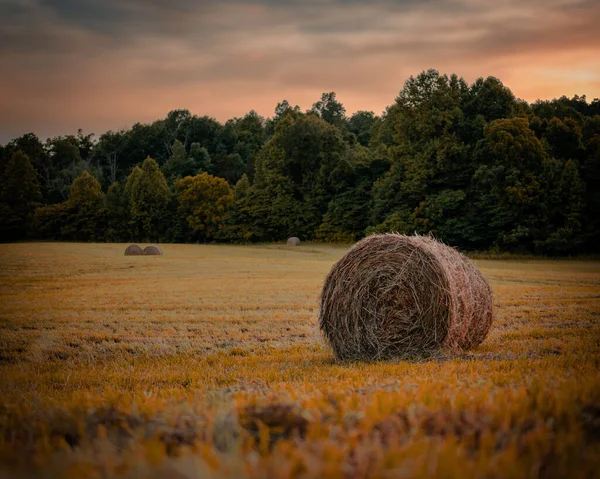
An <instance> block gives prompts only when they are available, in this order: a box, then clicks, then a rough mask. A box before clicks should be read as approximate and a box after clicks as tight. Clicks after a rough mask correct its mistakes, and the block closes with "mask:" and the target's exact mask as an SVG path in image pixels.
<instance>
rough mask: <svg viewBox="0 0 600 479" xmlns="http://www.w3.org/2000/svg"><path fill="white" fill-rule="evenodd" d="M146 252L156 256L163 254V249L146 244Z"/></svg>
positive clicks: (148, 254)
mask: <svg viewBox="0 0 600 479" xmlns="http://www.w3.org/2000/svg"><path fill="white" fill-rule="evenodd" d="M144 254H145V255H146V256H154V255H162V254H163V252H162V249H160V248H159V247H158V246H156V245H154V244H151V245H150V246H146V247H145V248H144Z"/></svg>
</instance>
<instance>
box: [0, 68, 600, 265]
mask: <svg viewBox="0 0 600 479" xmlns="http://www.w3.org/2000/svg"><path fill="white" fill-rule="evenodd" d="M0 173H1V175H2V183H1V186H0V221H1V223H2V225H3V228H2V233H1V234H2V240H3V241H17V240H23V239H52V240H69V241H119V242H120V241H128V242H129V241H159V242H197V241H223V242H263V241H267V242H268V241H278V240H282V239H285V238H287V237H289V236H298V237H300V238H302V239H305V240H315V241H324V242H353V241H355V240H357V239H359V238H361V237H363V236H365V235H367V234H370V233H373V232H387V231H398V232H401V233H408V234H412V233H414V232H416V233H420V234H428V233H432V234H434V235H435V236H436V237H438V238H440V239H442V240H444V241H445V242H447V243H449V244H451V245H453V246H457V247H460V248H463V249H465V250H493V251H513V252H522V253H525V252H527V253H535V254H547V255H568V254H582V253H596V252H598V245H599V244H600V243H599V240H600V214H599V212H600V101H599V100H598V99H595V100H594V101H592V102H588V101H587V99H586V98H585V97H579V96H575V97H573V98H567V97H565V96H563V97H561V98H559V99H555V100H552V101H537V102H535V103H533V104H529V103H527V102H525V101H523V100H519V99H517V98H516V97H515V96H514V95H513V93H512V92H511V91H510V90H509V89H508V88H507V87H505V86H504V85H503V84H502V83H501V82H500V81H499V80H498V79H496V78H493V77H488V78H486V79H483V78H480V79H478V80H476V81H475V82H474V83H472V84H470V85H469V84H468V83H467V82H465V81H464V80H463V79H462V78H460V77H458V76H457V75H451V76H448V75H442V74H440V73H439V72H438V71H436V70H428V71H425V72H422V73H420V74H419V75H417V76H416V77H412V76H411V77H410V78H409V79H408V80H407V81H406V83H405V85H404V87H403V89H402V90H401V91H400V93H399V95H398V97H397V98H396V100H395V102H394V103H393V104H392V105H390V106H389V107H387V108H386V110H385V112H383V114H381V115H380V116H378V115H375V114H374V113H373V112H367V111H358V112H356V113H355V114H353V115H351V116H347V115H346V111H345V108H344V106H343V104H342V103H340V102H339V101H338V99H337V98H336V94H335V93H334V92H331V93H324V94H323V95H322V97H321V99H320V100H318V101H316V102H315V103H314V104H313V106H312V108H311V109H310V110H308V111H304V112H303V111H301V109H300V108H299V107H298V106H292V105H290V104H289V103H288V102H287V101H285V100H284V101H282V102H281V103H279V104H278V105H277V107H276V108H275V112H274V115H273V117H272V118H268V119H265V118H262V117H261V116H259V115H258V114H256V113H255V112H254V111H251V112H249V113H248V114H247V115H246V116H244V117H243V118H233V119H231V120H229V121H227V122H226V123H225V124H221V123H219V122H217V121H216V120H215V119H213V118H209V117H207V116H196V115H192V114H191V113H190V112H189V111H187V110H175V111H171V112H170V113H169V114H168V115H167V117H166V118H164V119H161V120H157V121H155V122H153V123H150V124H141V123H137V124H135V125H133V127H132V128H131V129H128V130H120V131H108V132H106V133H104V134H102V135H101V136H100V137H99V138H97V139H95V138H94V135H91V134H90V135H85V134H84V133H83V132H82V131H81V130H80V131H79V132H78V133H77V135H67V136H58V137H55V138H49V139H48V140H46V141H45V142H41V141H40V139H39V138H38V137H37V136H36V135H35V134H33V133H29V134H26V135H23V136H21V137H19V138H15V139H13V140H11V141H10V142H8V143H7V144H6V145H4V146H0Z"/></svg>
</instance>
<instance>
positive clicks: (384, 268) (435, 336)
mask: <svg viewBox="0 0 600 479" xmlns="http://www.w3.org/2000/svg"><path fill="white" fill-rule="evenodd" d="M492 320H493V305H492V292H491V289H490V286H489V284H488V282H487V281H486V279H485V278H484V277H483V276H482V274H481V273H480V272H479V270H478V269H477V267H476V266H475V265H474V264H473V263H472V262H471V261H470V260H469V259H468V258H467V257H466V256H464V255H462V254H461V253H459V252H458V251H456V250H455V249H453V248H450V247H449V246H446V245H444V244H442V243H440V242H438V241H436V240H435V239H433V238H429V237H423V236H404V235H399V234H385V235H373V236H370V237H368V238H365V239H364V240H362V241H360V242H358V243H357V244H356V246H355V247H354V248H352V249H351V250H350V251H348V252H347V253H346V255H344V256H343V257H342V258H341V259H340V260H339V261H338V262H337V263H336V264H335V265H334V266H333V268H332V269H331V271H330V272H329V275H328V276H327V279H326V280H325V284H324V286H323V291H322V293H321V310H320V317H319V322H320V327H321V330H322V331H323V333H324V334H325V337H326V339H327V341H328V342H329V344H330V345H331V347H332V348H333V351H334V354H335V356H336V358H337V359H341V360H345V359H381V358H389V357H413V356H423V355H429V354H432V353H434V352H436V351H439V350H441V349H446V350H449V351H452V352H459V351H461V350H465V349H469V348H472V347H475V346H477V345H478V344H480V343H481V342H482V341H483V340H484V339H485V337H486V336H487V334H488V332H489V330H490V327H491V324H492Z"/></svg>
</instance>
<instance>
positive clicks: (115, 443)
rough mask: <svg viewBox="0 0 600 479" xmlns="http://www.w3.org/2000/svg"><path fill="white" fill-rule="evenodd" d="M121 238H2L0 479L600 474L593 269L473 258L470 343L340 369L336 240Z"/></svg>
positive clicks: (598, 312)
mask: <svg viewBox="0 0 600 479" xmlns="http://www.w3.org/2000/svg"><path fill="white" fill-rule="evenodd" d="M124 247H125V245H115V244H112V245H104V244H101V245H88V244H55V243H41V244H35V245H32V244H26V245H25V244H23V245H2V246H0V477H1V476H2V473H5V474H8V475H10V476H17V477H19V476H22V477H29V476H30V475H33V476H40V475H42V476H51V477H113V476H123V477H213V476H214V477H291V476H294V477H348V478H355V477H356V478H362V477H365V478H366V477H424V476H435V477H448V478H451V477H461V478H462V477H567V476H568V477H593V476H598V474H599V472H598V471H600V374H599V373H598V370H599V369H600V263H598V262H593V261H587V262H580V261H520V262H516V261H496V262H494V261H485V260H481V261H477V262H476V263H477V264H478V266H479V267H480V268H481V270H482V272H483V273H484V275H485V276H486V277H487V278H488V279H489V280H490V282H491V285H492V289H493V291H494V295H495V300H496V305H497V306H496V307H497V319H496V322H495V324H494V325H493V327H492V330H491V333H490V335H489V337H488V338H487V339H486V341H485V342H484V343H483V344H481V345H480V346H479V347H477V348H476V349H475V350H473V351H471V352H470V353H469V354H462V355H460V356H450V355H447V356H443V357H439V358H436V359H434V360H429V361H413V362H408V361H395V362H374V363H338V362H335V361H334V359H333V355H332V353H331V352H330V351H329V350H328V349H327V348H326V346H325V345H324V341H323V340H322V339H321V337H320V336H319V334H318V333H317V324H316V317H317V299H318V295H319V292H320V288H321V285H322V281H323V280H324V277H325V275H326V274H327V272H328V271H329V268H330V267H331V265H332V263H333V262H334V261H336V260H337V259H338V258H339V257H340V256H341V255H342V254H343V253H344V252H345V251H346V249H344V248H340V247H328V246H315V245H302V246H300V247H298V248H294V249H289V248H287V247H285V246H250V247H242V246H193V245H168V246H167V245H165V247H164V250H165V255H164V256H151V257H147V256H140V257H125V256H123V249H124ZM177 474H179V476H177Z"/></svg>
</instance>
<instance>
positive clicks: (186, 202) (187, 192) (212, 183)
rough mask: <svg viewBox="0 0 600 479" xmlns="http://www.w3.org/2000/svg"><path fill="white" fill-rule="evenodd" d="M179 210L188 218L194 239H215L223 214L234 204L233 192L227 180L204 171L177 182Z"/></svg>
mask: <svg viewBox="0 0 600 479" xmlns="http://www.w3.org/2000/svg"><path fill="white" fill-rule="evenodd" d="M175 188H176V190H177V202H178V204H179V208H178V213H179V215H180V216H181V217H182V218H185V220H186V222H187V225H188V227H189V228H190V230H191V232H192V235H193V238H194V239H198V240H210V239H213V238H215V236H216V235H217V234H218V232H219V230H220V229H221V227H222V225H223V217H224V216H225V215H226V213H227V210H228V209H229V208H230V207H231V206H232V204H233V192H232V191H231V188H230V186H229V184H228V183H227V181H225V180H224V179H222V178H217V177H214V176H211V175H209V174H208V173H202V174H200V175H196V176H186V177H185V178H183V179H181V180H177V182H176V183H175Z"/></svg>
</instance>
